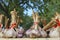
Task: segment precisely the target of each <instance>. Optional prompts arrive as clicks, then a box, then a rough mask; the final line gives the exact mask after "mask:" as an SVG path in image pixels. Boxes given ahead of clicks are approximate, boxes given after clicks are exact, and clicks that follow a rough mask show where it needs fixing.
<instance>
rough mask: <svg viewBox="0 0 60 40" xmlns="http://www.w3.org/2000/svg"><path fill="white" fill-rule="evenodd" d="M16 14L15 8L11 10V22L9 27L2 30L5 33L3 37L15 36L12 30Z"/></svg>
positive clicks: (14, 25)
mask: <svg viewBox="0 0 60 40" xmlns="http://www.w3.org/2000/svg"><path fill="white" fill-rule="evenodd" d="M16 15H17V12H16V11H15V9H14V11H11V24H10V26H9V28H6V29H5V31H4V35H5V36H4V37H6V38H11V37H14V38H15V37H16V32H15V30H14V28H15V27H16ZM7 25H8V23H7ZM6 27H7V26H6Z"/></svg>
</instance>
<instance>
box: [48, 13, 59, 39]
mask: <svg viewBox="0 0 60 40" xmlns="http://www.w3.org/2000/svg"><path fill="white" fill-rule="evenodd" d="M54 19H55V22H56V24H55V26H53V27H52V28H53V29H52V30H51V31H50V34H49V36H50V37H51V38H59V37H60V14H58V13H56V16H55V18H54Z"/></svg>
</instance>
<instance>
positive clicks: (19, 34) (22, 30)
mask: <svg viewBox="0 0 60 40" xmlns="http://www.w3.org/2000/svg"><path fill="white" fill-rule="evenodd" d="M23 34H24V29H23V28H22V27H20V28H19V29H18V30H17V38H22V37H23Z"/></svg>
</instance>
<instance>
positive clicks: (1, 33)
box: [0, 14, 4, 38]
mask: <svg viewBox="0 0 60 40" xmlns="http://www.w3.org/2000/svg"><path fill="white" fill-rule="evenodd" d="M3 17H4V15H3V14H0V38H2V37H3V30H2V27H3V24H2V21H3Z"/></svg>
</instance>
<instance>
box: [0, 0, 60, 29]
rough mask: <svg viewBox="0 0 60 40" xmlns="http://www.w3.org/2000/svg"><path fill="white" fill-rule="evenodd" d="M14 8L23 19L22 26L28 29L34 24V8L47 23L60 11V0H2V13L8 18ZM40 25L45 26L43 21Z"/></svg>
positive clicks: (0, 2) (0, 1)
mask: <svg viewBox="0 0 60 40" xmlns="http://www.w3.org/2000/svg"><path fill="white" fill-rule="evenodd" d="M14 8H15V9H16V11H17V13H18V16H20V17H21V19H22V20H23V22H22V23H20V26H22V27H24V28H25V29H28V28H30V27H31V26H32V24H33V19H32V10H34V12H38V14H39V16H40V18H41V19H42V20H45V22H46V24H47V23H48V22H49V21H50V20H51V18H52V17H53V16H54V15H55V12H60V0H0V13H3V14H4V15H5V16H7V17H8V18H10V12H11V11H12V10H13V9H14ZM39 25H40V26H41V27H43V22H42V21H41V22H40V24H39Z"/></svg>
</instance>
